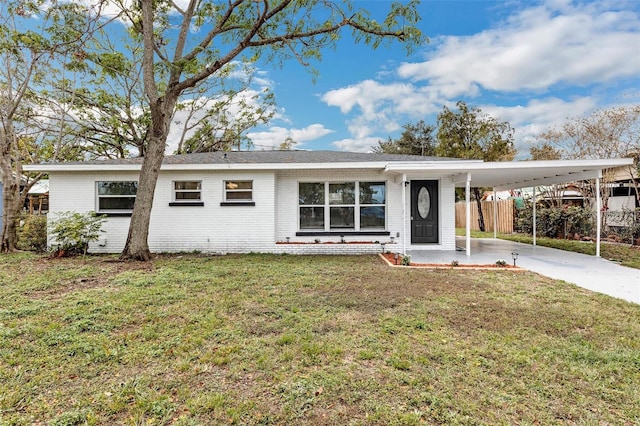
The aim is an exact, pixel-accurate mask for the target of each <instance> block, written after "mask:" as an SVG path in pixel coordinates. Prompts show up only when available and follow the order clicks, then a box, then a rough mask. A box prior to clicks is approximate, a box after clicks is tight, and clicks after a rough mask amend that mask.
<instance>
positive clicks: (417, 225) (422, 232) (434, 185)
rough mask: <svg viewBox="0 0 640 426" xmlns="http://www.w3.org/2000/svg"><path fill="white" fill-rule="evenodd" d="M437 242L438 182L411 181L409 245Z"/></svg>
mask: <svg viewBox="0 0 640 426" xmlns="http://www.w3.org/2000/svg"><path fill="white" fill-rule="evenodd" d="M437 242H438V181H437V180H412V181H411V243H412V244H425V243H437Z"/></svg>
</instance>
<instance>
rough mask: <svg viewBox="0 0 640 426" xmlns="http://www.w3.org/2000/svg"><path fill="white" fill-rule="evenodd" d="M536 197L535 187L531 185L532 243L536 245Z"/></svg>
mask: <svg viewBox="0 0 640 426" xmlns="http://www.w3.org/2000/svg"><path fill="white" fill-rule="evenodd" d="M537 204H538V203H537V199H536V187H535V186H534V187H533V245H534V246H535V245H536V234H537V233H538V230H537V229H536V222H537V218H536V213H537V208H536V205H537Z"/></svg>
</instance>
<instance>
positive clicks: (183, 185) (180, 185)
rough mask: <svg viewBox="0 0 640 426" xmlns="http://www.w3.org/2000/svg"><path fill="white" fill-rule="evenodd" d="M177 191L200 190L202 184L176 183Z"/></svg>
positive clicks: (191, 182) (194, 182)
mask: <svg viewBox="0 0 640 426" xmlns="http://www.w3.org/2000/svg"><path fill="white" fill-rule="evenodd" d="M175 189H176V190H178V191H179V190H181V189H191V190H199V189H200V182H198V181H180V182H175Z"/></svg>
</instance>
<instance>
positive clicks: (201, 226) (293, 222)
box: [25, 151, 631, 253]
mask: <svg viewBox="0 0 640 426" xmlns="http://www.w3.org/2000/svg"><path fill="white" fill-rule="evenodd" d="M629 161H631V160H627V159H621V160H578V161H527V162H509V163H485V162H482V161H478V160H459V159H450V158H435V157H420V156H410V155H391V154H365V153H348V152H333V151H245V152H235V151H234V152H213V153H201V154H186V155H172V156H167V157H166V158H165V160H164V162H163V165H162V168H161V170H160V175H159V178H158V183H157V186H156V192H155V197H154V202H153V209H152V212H151V223H150V231H149V239H148V241H149V248H150V249H151V251H153V252H178V251H194V250H197V251H201V252H216V253H217V252H219V253H243V252H270V253H374V252H379V251H380V244H379V243H382V242H384V243H386V244H389V245H388V246H387V247H388V249H390V250H392V251H395V252H403V253H404V252H406V251H407V250H455V218H454V201H455V200H454V198H455V188H456V187H457V186H460V187H468V186H481V187H494V188H496V189H510V188H521V187H531V186H533V185H538V184H541V185H542V184H550V183H556V182H567V181H575V180H579V179H590V178H598V177H599V176H600V174H601V171H602V169H605V168H610V167H615V166H620V165H626V164H628V163H629ZM141 164H142V159H141V158H133V159H122V160H96V161H85V162H70V163H53V164H37V165H30V166H25V170H27V171H42V172H47V173H49V185H50V186H49V196H50V206H49V209H50V215H49V217H50V218H55V217H56V213H59V212H65V211H77V212H86V211H96V212H97V213H99V214H105V215H107V216H108V218H107V221H106V222H105V226H104V227H103V229H104V230H105V231H106V232H105V233H104V236H103V238H101V239H100V240H99V241H97V242H95V243H92V244H91V246H90V251H91V252H94V253H99V252H102V253H117V252H120V251H121V250H122V248H123V247H124V244H125V240H126V237H127V231H128V227H129V217H130V215H131V211H132V208H133V203H134V200H135V196H136V192H137V180H138V174H139V171H140V166H141ZM467 193H469V191H467ZM468 216H469V215H467V217H468ZM342 242H344V243H342ZM378 242H379V243H378ZM467 250H470V248H469V245H468V244H467Z"/></svg>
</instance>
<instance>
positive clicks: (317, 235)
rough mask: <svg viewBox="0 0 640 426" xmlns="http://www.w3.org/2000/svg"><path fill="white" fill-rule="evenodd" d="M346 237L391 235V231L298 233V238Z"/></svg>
mask: <svg viewBox="0 0 640 426" xmlns="http://www.w3.org/2000/svg"><path fill="white" fill-rule="evenodd" d="M340 235H344V236H345V237H347V236H350V235H391V232H389V231H298V232H296V237H329V236H334V237H339V236H340Z"/></svg>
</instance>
